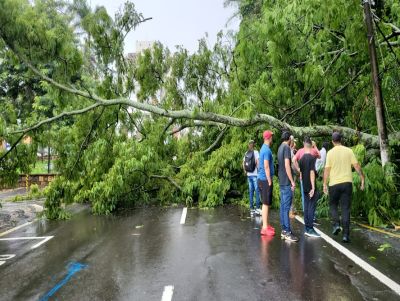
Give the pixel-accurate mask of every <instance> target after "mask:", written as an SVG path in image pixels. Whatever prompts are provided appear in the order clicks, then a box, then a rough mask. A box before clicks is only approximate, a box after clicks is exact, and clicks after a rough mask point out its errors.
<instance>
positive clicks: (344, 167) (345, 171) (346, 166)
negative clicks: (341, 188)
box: [325, 145, 358, 186]
mask: <svg viewBox="0 0 400 301" xmlns="http://www.w3.org/2000/svg"><path fill="white" fill-rule="evenodd" d="M356 163H358V162H357V159H356V156H355V155H354V153H353V151H352V150H351V149H350V148H348V147H345V146H343V145H337V146H335V147H334V148H332V149H331V150H330V151H329V152H328V154H327V156H326V164H325V167H330V168H331V172H330V174H329V186H333V185H336V184H341V183H349V182H350V183H352V182H353V174H352V169H351V167H352V165H353V164H356Z"/></svg>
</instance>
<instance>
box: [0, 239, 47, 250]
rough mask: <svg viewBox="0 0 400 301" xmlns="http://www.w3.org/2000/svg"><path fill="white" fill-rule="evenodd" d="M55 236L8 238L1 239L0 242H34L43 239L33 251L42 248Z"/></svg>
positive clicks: (33, 247)
mask: <svg viewBox="0 0 400 301" xmlns="http://www.w3.org/2000/svg"><path fill="white" fill-rule="evenodd" d="M53 237H54V236H37V237H35V236H26V237H7V238H0V241H7V240H34V239H42V241H41V242H39V243H37V244H36V245H33V246H32V247H31V249H36V248H37V247H39V246H41V245H42V244H44V243H45V242H47V241H49V240H50V239H52V238H53Z"/></svg>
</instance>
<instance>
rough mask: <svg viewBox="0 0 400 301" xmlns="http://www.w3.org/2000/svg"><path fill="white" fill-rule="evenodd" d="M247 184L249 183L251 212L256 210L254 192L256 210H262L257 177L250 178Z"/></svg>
mask: <svg viewBox="0 0 400 301" xmlns="http://www.w3.org/2000/svg"><path fill="white" fill-rule="evenodd" d="M247 182H248V183H249V194H250V210H251V209H254V206H253V197H254V191H255V192H256V208H260V193H259V191H258V185H257V176H248V177H247Z"/></svg>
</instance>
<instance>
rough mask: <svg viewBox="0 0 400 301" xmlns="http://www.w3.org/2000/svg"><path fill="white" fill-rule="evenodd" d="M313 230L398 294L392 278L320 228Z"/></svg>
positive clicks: (395, 283) (301, 219) (301, 221)
mask: <svg viewBox="0 0 400 301" xmlns="http://www.w3.org/2000/svg"><path fill="white" fill-rule="evenodd" d="M296 219H297V220H298V221H299V222H300V223H302V224H304V220H303V218H301V217H300V216H298V215H296ZM315 230H316V231H317V233H319V234H320V235H321V238H323V239H324V240H325V241H326V242H327V243H329V244H330V245H332V246H333V247H334V248H336V249H337V250H339V251H340V252H341V253H342V254H344V255H345V256H347V257H348V258H349V259H351V260H352V261H354V263H356V264H357V265H359V266H360V267H361V268H363V269H364V270H365V271H367V272H368V273H370V274H371V275H372V276H374V277H375V278H376V279H378V280H379V281H380V282H382V283H383V284H384V285H386V286H387V287H389V288H390V289H392V290H393V291H394V292H396V293H397V294H398V295H400V285H399V284H398V283H397V282H395V281H393V280H392V279H390V278H389V277H387V276H386V275H385V274H383V273H381V272H380V271H378V270H377V269H376V268H374V267H373V266H372V265H370V264H369V263H368V262H366V261H364V260H362V259H361V258H360V257H358V256H357V255H356V254H354V253H353V252H351V251H350V250H349V249H347V248H345V247H343V246H342V245H341V244H339V243H338V242H336V241H335V240H333V239H332V238H331V237H329V236H328V235H326V234H325V233H324V232H322V231H321V230H318V229H317V228H315Z"/></svg>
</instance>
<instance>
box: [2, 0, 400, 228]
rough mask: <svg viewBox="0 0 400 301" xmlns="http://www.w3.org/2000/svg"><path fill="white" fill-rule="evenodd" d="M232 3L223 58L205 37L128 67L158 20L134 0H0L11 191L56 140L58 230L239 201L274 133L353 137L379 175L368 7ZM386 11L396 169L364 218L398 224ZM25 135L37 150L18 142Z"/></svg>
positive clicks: (390, 1)
mask: <svg viewBox="0 0 400 301" xmlns="http://www.w3.org/2000/svg"><path fill="white" fill-rule="evenodd" d="M226 4H227V5H231V4H233V5H237V8H238V15H239V17H240V18H241V23H240V28H239V31H238V32H237V33H228V34H223V33H220V34H219V36H218V39H217V43H216V44H215V45H212V46H210V45H207V43H206V40H204V39H203V40H200V41H199V47H198V49H197V51H196V52H195V53H189V52H188V51H187V50H186V49H184V48H182V47H177V48H176V49H174V50H170V49H167V48H166V47H165V46H163V45H162V44H160V43H156V44H155V45H154V47H153V48H152V49H148V50H145V51H144V52H143V53H140V54H137V56H136V57H135V58H128V57H126V56H125V55H124V42H125V38H126V35H127V34H128V33H129V32H131V31H132V30H134V29H135V28H136V27H137V26H140V24H141V23H142V22H151V17H146V16H143V15H142V14H141V13H139V12H137V11H136V9H135V6H134V4H133V3H131V2H127V3H126V4H125V5H124V6H123V7H121V9H120V11H119V12H118V13H117V14H116V15H115V16H110V15H109V14H108V13H107V11H106V10H105V8H104V7H96V8H94V9H93V8H91V7H90V6H89V5H88V4H87V2H86V1H85V0H74V1H73V2H72V3H69V2H64V1H57V0H36V1H28V0H12V1H11V0H2V1H0V102H1V106H0V116H1V119H0V137H1V138H2V139H4V140H7V141H9V142H10V143H11V145H12V148H11V150H9V151H5V152H4V153H3V154H0V177H1V182H2V183H9V182H12V181H15V180H16V176H17V175H18V172H29V168H30V167H29V166H30V164H31V163H32V162H33V161H34V160H35V156H36V148H37V145H36V144H35V143H42V142H43V143H49V144H50V145H51V147H52V148H53V149H54V150H55V153H56V154H57V157H58V159H57V168H58V170H59V171H60V175H59V176H58V177H57V178H56V180H55V181H54V182H53V183H52V184H51V186H50V187H49V188H48V191H47V201H46V207H47V210H46V213H47V215H48V216H49V217H50V218H60V217H64V216H65V212H64V211H63V210H62V209H61V208H62V206H63V204H67V203H71V202H89V203H91V204H92V208H93V211H94V212H95V213H110V212H112V211H114V210H115V209H117V208H118V207H121V206H131V205H136V204H139V203H140V204H149V203H155V202H156V203H161V204H164V203H165V204H169V203H175V202H177V203H179V202H189V203H198V204H199V205H200V206H204V207H210V206H216V205H220V204H222V203H223V202H225V201H229V200H230V199H231V198H234V197H241V195H242V193H243V191H244V183H243V182H244V181H243V178H242V171H241V160H242V156H243V152H244V151H245V149H246V144H247V141H248V140H249V139H250V138H256V139H257V143H258V144H261V139H260V134H261V132H262V131H263V130H264V129H266V128H274V129H275V130H276V131H280V130H284V129H287V130H290V131H292V132H293V133H294V134H295V135H296V136H304V135H309V136H312V137H315V138H316V139H319V141H322V139H325V140H329V135H330V134H331V132H332V130H333V129H338V130H341V131H342V132H343V134H344V136H345V138H346V141H347V143H348V144H349V145H356V144H358V143H360V144H363V145H364V149H366V150H367V151H369V152H370V153H371V154H372V155H369V156H367V157H365V158H364V157H363V158H364V163H368V164H372V165H370V166H371V167H370V168H371V170H375V169H374V168H375V165H377V164H378V163H377V160H378V159H377V158H375V156H374V155H373V154H374V150H376V149H378V148H379V140H378V137H377V128H376V120H375V107H374V101H373V93H372V86H371V76H370V65H369V57H368V49H367V38H366V30H365V25H364V20H363V10H362V7H361V4H360V1H358V0H357V1H356V0H351V1H348V0H336V1H333V0H326V1H318V0H303V1H298V0H291V1H281V0H279V1H276V0H274V1H272V0H264V1H263V0H240V1H226ZM373 12H374V22H375V28H376V37H377V44H378V45H377V47H378V54H379V63H380V66H379V67H380V70H381V73H380V77H381V83H382V90H383V95H384V101H385V110H386V115H387V120H388V131H389V142H390V144H391V147H392V158H393V162H394V164H390V166H388V167H386V169H390V170H391V171H392V173H391V175H392V176H391V177H386V178H385V177H384V173H382V178H385V179H386V180H385V181H388V182H387V183H386V182H385V183H384V184H382V186H381V188H380V189H377V188H376V187H374V188H372V186H374V185H375V184H374V185H373V184H372V182H371V185H370V186H371V187H370V190H369V191H370V196H369V197H370V198H371V202H370V203H371V205H370V206H369V207H366V208H360V207H357V208H358V209H357V210H358V211H359V212H364V213H365V214H368V215H371V218H370V220H376V223H378V222H387V221H388V219H387V216H389V215H390V219H393V218H394V219H400V210H399V209H398V208H399V207H400V206H399V204H400V199H399V197H398V196H397V193H396V192H397V187H396V181H398V180H396V175H395V173H396V172H397V168H398V161H396V160H398V159H399V156H400V154H399V151H398V145H399V141H400V132H399V127H398V125H399V120H400V108H399V106H398V103H399V97H400V93H399V92H400V85H399V83H400V77H399V73H398V70H399V66H400V28H399V27H400V4H399V3H398V2H397V1H395V0H386V1H378V2H377V6H376V7H374V10H373ZM26 135H29V136H31V137H32V138H33V141H35V143H34V144H33V145H25V144H22V143H20V142H21V140H22V139H23V137H24V136H26ZM177 135H179V139H177V138H176V137H177ZM275 144H278V143H275ZM362 152H363V151H361V153H362ZM378 165H379V164H378ZM375 175H376V171H375ZM397 183H398V182H397ZM373 189H375V190H374V191H373ZM372 191H373V193H372ZM382 191H384V192H387V195H386V197H384V200H376V198H377V195H378V194H379V193H382ZM366 193H368V189H367V192H366ZM360 198H361V197H360ZM376 202H384V203H379V204H378V203H376ZM379 206H381V207H382V208H383V209H379V210H380V211H379V210H378V209H376V208H378V207H379ZM361 207H362V206H361ZM371 208H375V209H374V210H375V211H374V212H372V211H371ZM389 208H392V209H389ZM377 210H378V211H377ZM383 211H385V212H383ZM389 211H390V212H389ZM371 212H372V213H371ZM374 214H375V215H374ZM374 223H375V222H374Z"/></svg>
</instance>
